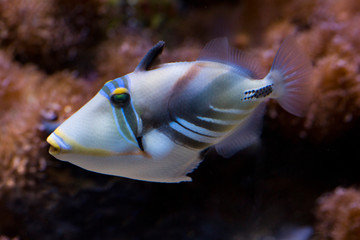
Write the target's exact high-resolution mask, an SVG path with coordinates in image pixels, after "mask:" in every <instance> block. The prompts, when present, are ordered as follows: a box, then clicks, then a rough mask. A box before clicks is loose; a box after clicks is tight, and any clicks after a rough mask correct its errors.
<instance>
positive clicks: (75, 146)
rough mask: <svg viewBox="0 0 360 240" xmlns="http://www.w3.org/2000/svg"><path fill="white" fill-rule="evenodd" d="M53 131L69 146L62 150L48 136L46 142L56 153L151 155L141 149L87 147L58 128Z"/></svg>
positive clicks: (148, 156)
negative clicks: (109, 149)
mask: <svg viewBox="0 0 360 240" xmlns="http://www.w3.org/2000/svg"><path fill="white" fill-rule="evenodd" d="M54 133H55V134H56V135H57V136H58V137H59V138H61V139H62V141H63V142H65V143H66V144H67V145H69V146H71V150H64V149H61V148H60V146H59V144H58V143H57V142H56V141H55V140H54V139H53V138H52V137H51V135H50V136H49V137H48V139H47V141H48V143H49V144H50V145H51V146H52V147H53V148H56V151H57V152H56V153H76V154H83V155H92V156H104V157H105V156H128V155H142V156H144V157H147V158H151V156H150V155H149V154H148V153H146V152H143V151H127V152H121V153H117V152H112V151H108V150H104V149H99V148H88V147H85V146H83V145H81V144H79V143H77V142H76V141H75V140H72V139H70V138H69V137H68V136H66V135H65V134H63V133H62V132H61V131H60V130H59V129H56V130H55V131H54Z"/></svg>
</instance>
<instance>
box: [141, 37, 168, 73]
mask: <svg viewBox="0 0 360 240" xmlns="http://www.w3.org/2000/svg"><path fill="white" fill-rule="evenodd" d="M164 46H165V42H164V41H159V42H158V43H157V44H156V45H155V46H153V47H152V48H151V49H150V50H149V51H148V52H147V53H146V55H145V56H144V57H143V59H141V61H140V63H139V64H138V65H137V67H136V68H135V71H147V70H149V68H150V67H151V65H152V64H153V63H154V62H155V60H156V58H157V57H158V56H159V55H160V54H161V52H162V51H163V49H164Z"/></svg>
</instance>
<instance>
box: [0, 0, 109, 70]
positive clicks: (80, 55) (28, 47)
mask: <svg viewBox="0 0 360 240" xmlns="http://www.w3.org/2000/svg"><path fill="white" fill-rule="evenodd" d="M108 7H109V6H108V3H107V1H104V0H91V1H76V3H75V2H73V1H58V0H49V1H42V0H27V1H24V0H14V1H12V0H2V1H0V32H1V34H0V44H1V45H2V46H6V47H8V48H10V49H12V50H13V51H14V56H15V57H16V59H18V60H20V61H21V62H34V63H36V64H38V65H39V66H41V67H42V68H44V69H45V70H46V71H48V72H54V71H56V70H58V69H59V68H64V67H69V66H71V65H72V66H73V65H74V64H76V61H79V60H82V64H83V65H84V64H85V63H86V61H85V60H86V59H88V57H89V56H91V54H93V52H92V51H89V49H90V47H92V46H94V45H95V44H96V43H97V41H98V40H99V39H101V38H102V37H103V36H104V34H105V30H106V29H107V27H106V25H107V23H106V21H105V19H106V18H105V16H106V13H107V11H106V10H107V8H108ZM102 20H104V21H102ZM80 67H83V66H78V68H80Z"/></svg>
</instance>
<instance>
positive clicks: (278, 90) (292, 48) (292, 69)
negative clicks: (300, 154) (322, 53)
mask: <svg viewBox="0 0 360 240" xmlns="http://www.w3.org/2000/svg"><path fill="white" fill-rule="evenodd" d="M311 70H312V66H311V63H310V60H309V59H308V58H307V56H306V55H305V54H304V53H303V51H302V50H301V49H300V48H299V47H298V45H297V44H296V42H295V38H294V37H287V38H286V39H285V41H284V42H283V43H282V44H281V46H280V49H279V51H278V52H277V54H276V56H275V59H274V62H273V65H272V67H271V70H270V73H269V75H268V76H269V77H270V78H271V79H272V80H273V81H274V95H275V98H277V101H278V102H279V104H280V106H281V107H283V108H284V109H285V110H286V111H288V112H289V113H291V114H294V115H296V116H299V117H302V116H304V115H305V113H306V110H307V107H308V105H309V101H310V97H311V95H310V82H309V78H310V74H311Z"/></svg>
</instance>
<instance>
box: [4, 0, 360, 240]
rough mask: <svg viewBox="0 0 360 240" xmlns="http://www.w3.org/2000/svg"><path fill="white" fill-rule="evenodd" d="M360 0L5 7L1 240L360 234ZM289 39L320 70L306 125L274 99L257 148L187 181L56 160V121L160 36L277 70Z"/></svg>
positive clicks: (173, 50) (174, 45)
mask: <svg viewBox="0 0 360 240" xmlns="http://www.w3.org/2000/svg"><path fill="white" fill-rule="evenodd" d="M359 22H360V2H359V1H358V0H342V1H336V0H291V1H286V0H272V1H271V0H239V1H236V0H227V1H221V2H220V1H215V0H207V1H206V0H194V1H190V0H174V1H171V0H158V1H155V0H78V1H70V0H46V1H44V0H0V214H1V215H0V239H1V240H7V239H100V238H101V239H103V240H104V239H204V240H205V239H206V240H208V239H231V240H248V239H264V240H265V239H267V240H268V239H276V240H278V239H280V240H293V239H299V240H305V239H319V240H358V239H360V191H359V183H360V174H359V173H360V172H359V163H358V162H359V160H358V159H357V155H356V154H357V151H358V150H359V146H358V144H359V143H358V142H359V141H358V136H359V135H360V125H359V123H360V111H359V110H360V37H359V36H360V27H359ZM288 35H294V36H295V38H296V40H297V42H298V43H299V45H300V46H301V47H302V48H303V50H304V51H305V52H306V53H307V54H308V55H309V58H310V59H311V61H312V64H313V66H314V71H313V74H312V80H311V81H312V85H313V99H312V102H311V105H310V108H309V110H308V113H307V115H306V117H305V118H303V119H301V118H296V117H294V116H291V115H290V114H288V113H286V112H285V111H283V110H282V109H281V108H280V107H279V106H278V105H277V103H276V102H275V101H274V102H269V104H268V108H267V113H266V116H265V124H264V130H263V134H262V142H261V144H260V145H258V146H254V147H251V148H249V149H246V150H244V151H241V152H239V153H238V154H237V155H236V156H234V157H233V158H231V159H223V158H221V157H219V156H218V155H216V153H209V154H208V155H207V156H206V158H205V161H204V162H203V163H202V164H201V165H200V167H199V168H198V169H197V170H195V171H194V173H192V174H191V176H192V177H193V182H192V183H181V184H157V183H147V182H141V181H134V180H129V179H124V178H118V177H112V176H105V175H100V174H96V173H92V172H88V171H85V170H82V169H80V168H78V167H75V166H73V165H71V164H68V163H64V162H61V161H58V160H56V159H54V158H52V157H51V156H50V155H49V154H48V147H49V146H48V145H47V143H46V141H45V139H46V137H47V135H48V134H49V132H50V131H51V130H52V129H53V128H54V126H55V125H56V123H58V122H61V121H63V120H64V119H66V118H67V117H69V116H70V115H71V114H72V113H73V112H75V111H76V110H77V109H78V108H79V107H81V106H82V105H83V104H84V103H85V102H87V101H88V100H89V99H90V98H91V97H92V96H93V95H94V94H95V93H96V92H97V91H98V90H99V88H100V87H101V86H102V85H103V84H104V83H105V82H106V81H108V80H110V79H113V78H116V77H118V76H121V75H124V74H127V73H129V72H131V71H133V70H134V68H135V67H136V65H137V64H138V62H139V61H140V59H141V58H142V56H143V55H144V54H145V53H146V52H147V50H148V49H149V48H151V46H152V45H153V44H155V43H156V42H157V41H159V40H164V41H165V42H166V49H165V52H164V53H163V55H162V56H161V61H162V62H169V61H191V60H195V59H196V58H197V55H198V53H199V51H200V50H201V48H202V46H204V44H205V43H206V42H207V41H209V40H211V39H213V38H215V37H219V36H227V37H228V38H229V41H230V43H231V45H233V46H235V47H237V48H239V49H243V50H245V51H249V52H251V53H252V54H253V55H255V56H256V58H257V59H258V61H259V63H260V65H261V66H262V67H263V68H264V69H265V70H268V69H269V68H270V65H271V63H272V60H273V58H274V56H275V53H276V51H277V49H278V48H279V46H280V44H281V42H282V40H283V39H284V38H285V37H286V36H288Z"/></svg>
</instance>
